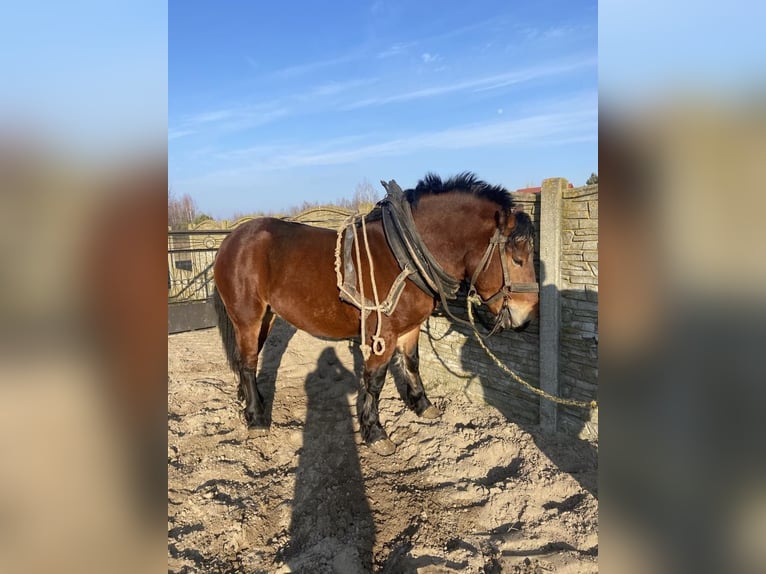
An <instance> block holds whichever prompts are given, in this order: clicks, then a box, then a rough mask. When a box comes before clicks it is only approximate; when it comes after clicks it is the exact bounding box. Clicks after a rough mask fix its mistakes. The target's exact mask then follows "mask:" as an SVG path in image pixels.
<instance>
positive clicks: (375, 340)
mask: <svg viewBox="0 0 766 574" xmlns="http://www.w3.org/2000/svg"><path fill="white" fill-rule="evenodd" d="M354 229H356V226H354ZM362 237H364V250H365V251H366V252H367V262H368V263H369V264H370V283H372V297H373V299H374V301H375V307H374V309H375V312H376V313H377V315H378V324H377V325H376V326H375V334H374V335H373V336H372V351H373V353H375V354H376V355H382V354H383V353H384V352H385V351H386V342H385V341H384V340H383V338H382V337H381V336H380V330H381V326H382V324H383V321H382V318H383V313H382V311H381V306H380V298H379V297H378V285H377V283H375V266H374V265H373V263H372V254H371V253H370V242H369V241H368V239H367V224H366V223H365V218H364V216H362ZM354 239H356V236H354ZM359 272H360V273H361V267H360V270H359ZM359 285H360V287H361V285H362V282H361V276H360V279H359ZM362 298H363V299H364V291H362ZM362 332H363V333H364V332H365V331H364V330H362Z"/></svg>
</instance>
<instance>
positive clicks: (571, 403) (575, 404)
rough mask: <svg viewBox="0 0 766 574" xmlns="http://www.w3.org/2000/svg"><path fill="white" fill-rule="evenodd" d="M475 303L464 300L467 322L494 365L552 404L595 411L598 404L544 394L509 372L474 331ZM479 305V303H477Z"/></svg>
mask: <svg viewBox="0 0 766 574" xmlns="http://www.w3.org/2000/svg"><path fill="white" fill-rule="evenodd" d="M474 302H475V296H473V297H467V298H466V308H467V310H468V320H469V321H470V322H471V328H472V329H473V334H474V335H475V336H476V340H477V341H478V342H479V345H481V348H482V349H484V350H485V351H486V353H487V355H489V358H490V359H492V360H493V361H494V363H495V364H496V365H497V366H498V367H499V368H500V369H501V370H502V371H504V372H506V373H508V374H509V375H510V376H511V377H512V378H513V379H514V380H515V381H516V382H517V383H519V384H521V385H523V386H524V387H526V388H527V390H529V391H531V392H533V393H534V394H536V395H539V396H541V397H543V398H546V399H548V400H549V401H553V402H554V403H558V404H560V405H567V406H570V407H579V408H583V409H586V408H590V409H595V408H597V407H598V403H597V402H596V401H576V400H574V399H564V398H561V397H557V396H554V395H551V394H549V393H546V392H545V391H544V390H542V389H538V388H537V387H534V386H532V385H531V384H529V383H528V382H527V381H525V380H524V379H522V378H521V377H520V376H519V375H517V374H516V373H514V372H513V371H512V370H510V369H509V368H508V367H506V366H505V365H504V364H503V363H502V362H501V361H500V359H498V358H497V357H496V356H495V354H494V353H493V352H492V351H490V350H489V347H487V345H486V344H485V343H484V340H483V339H482V337H481V335H480V334H479V331H478V330H477V329H476V325H475V323H474V320H473V305H472V303H474ZM479 303H481V302H480V301H479Z"/></svg>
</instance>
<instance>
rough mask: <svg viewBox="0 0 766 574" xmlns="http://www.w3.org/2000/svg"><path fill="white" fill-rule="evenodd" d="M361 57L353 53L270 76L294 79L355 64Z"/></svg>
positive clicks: (278, 71)
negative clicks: (341, 65) (347, 64)
mask: <svg viewBox="0 0 766 574" xmlns="http://www.w3.org/2000/svg"><path fill="white" fill-rule="evenodd" d="M361 57H362V55H361V54H359V53H354V52H352V53H349V54H344V55H343V56H336V57H334V58H327V59H325V60H316V61H314V62H306V63H305V64H296V65H294V66H287V67H285V68H282V69H281V70H275V71H274V72H272V73H271V74H269V76H270V77H273V78H294V77H296V76H302V75H305V74H308V73H310V72H315V71H317V70H322V69H324V68H331V67H333V66H337V65H338V64H346V63H348V62H353V61H355V60H358V59H360V58H361Z"/></svg>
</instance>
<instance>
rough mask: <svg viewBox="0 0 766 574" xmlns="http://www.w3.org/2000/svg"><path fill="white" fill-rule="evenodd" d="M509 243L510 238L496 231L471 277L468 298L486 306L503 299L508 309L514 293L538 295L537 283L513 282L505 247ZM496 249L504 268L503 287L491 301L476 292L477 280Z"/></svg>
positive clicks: (487, 265) (538, 286)
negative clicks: (475, 299)
mask: <svg viewBox="0 0 766 574" xmlns="http://www.w3.org/2000/svg"><path fill="white" fill-rule="evenodd" d="M508 241H509V239H508V237H506V236H504V235H503V234H502V233H501V232H500V229H495V234H494V235H493V236H492V238H491V239H490V240H489V245H487V249H486V251H484V256H483V257H482V258H481V261H480V262H479V265H478V266H477V267H476V271H474V272H473V277H471V283H470V285H469V286H468V297H472V298H477V299H478V300H479V301H481V303H483V304H484V305H490V304H492V303H494V302H495V301H497V300H498V299H499V298H501V297H502V298H503V306H504V307H506V306H508V303H509V301H510V298H511V294H512V293H537V292H539V291H540V285H539V284H538V283H537V282H534V283H514V282H513V281H512V280H511V272H510V271H509V270H508V256H507V255H506V254H505V246H506V245H507V243H508ZM495 249H497V250H498V252H499V253H500V266H501V267H502V268H503V286H502V287H501V288H500V290H499V291H498V292H497V293H495V294H494V295H492V296H491V297H490V298H489V299H483V298H482V297H481V295H479V294H478V292H477V291H476V280H477V279H478V278H479V275H481V274H482V273H483V272H484V271H486V270H487V268H488V267H489V261H490V259H491V258H492V254H493V252H494V251H495Z"/></svg>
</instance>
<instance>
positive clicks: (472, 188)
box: [365, 171, 534, 243]
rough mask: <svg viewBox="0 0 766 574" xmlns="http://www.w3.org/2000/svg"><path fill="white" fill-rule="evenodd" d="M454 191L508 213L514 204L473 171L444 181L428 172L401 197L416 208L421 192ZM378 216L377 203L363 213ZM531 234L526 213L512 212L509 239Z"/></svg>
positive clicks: (528, 238) (529, 237) (502, 190)
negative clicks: (514, 218) (366, 212)
mask: <svg viewBox="0 0 766 574" xmlns="http://www.w3.org/2000/svg"><path fill="white" fill-rule="evenodd" d="M449 191H457V192H462V193H468V194H471V195H474V196H475V197H481V198H484V199H488V200H490V201H494V202H495V203H497V204H498V205H499V206H500V207H501V208H502V209H503V211H504V212H505V213H506V214H510V213H511V211H512V210H513V208H514V207H515V205H514V203H513V200H512V199H511V194H510V193H508V190H507V189H505V188H504V187H502V186H500V185H490V184H488V183H487V182H485V181H482V180H480V179H479V178H478V177H476V175H475V174H474V173H471V172H470V171H464V172H463V173H459V174H458V175H455V176H452V177H451V178H449V179H448V180H447V181H442V178H441V177H439V176H438V175H436V174H435V173H428V174H426V176H425V177H424V178H423V179H421V180H420V181H419V182H418V184H417V185H416V186H415V188H414V189H407V190H405V192H404V196H405V197H406V198H407V201H409V202H410V204H411V205H412V206H413V207H417V205H418V201H419V200H420V198H421V197H423V196H424V195H437V194H439V193H447V192H449ZM381 217H382V215H381V211H380V205H377V206H376V207H375V208H374V209H373V210H372V211H370V213H368V214H367V215H366V216H365V219H366V221H367V222H371V221H378V220H380V219H381ZM533 237H534V225H533V224H532V220H531V219H530V217H529V215H527V214H526V213H524V212H522V211H516V224H515V226H514V228H513V232H512V233H511V237H510V239H511V240H513V241H515V242H517V243H518V242H520V241H531V240H532V239H533Z"/></svg>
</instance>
